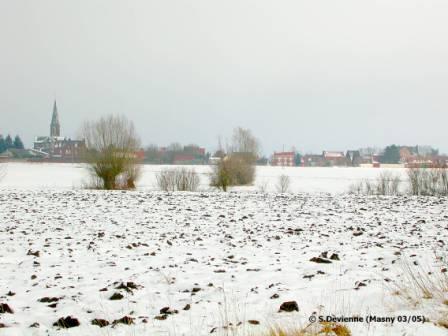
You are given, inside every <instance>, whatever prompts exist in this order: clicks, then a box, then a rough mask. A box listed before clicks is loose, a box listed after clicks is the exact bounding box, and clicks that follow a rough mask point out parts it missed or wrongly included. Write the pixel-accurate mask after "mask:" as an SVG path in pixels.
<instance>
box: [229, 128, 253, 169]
mask: <svg viewBox="0 0 448 336" xmlns="http://www.w3.org/2000/svg"><path fill="white" fill-rule="evenodd" d="M230 152H232V153H239V154H240V155H245V156H246V159H248V160H253V161H256V159H257V156H258V154H259V152H260V143H259V141H258V140H257V138H255V137H254V136H253V134H252V132H251V131H250V130H249V129H244V128H242V127H237V128H235V129H234V130H233V136H232V145H231V148H230Z"/></svg>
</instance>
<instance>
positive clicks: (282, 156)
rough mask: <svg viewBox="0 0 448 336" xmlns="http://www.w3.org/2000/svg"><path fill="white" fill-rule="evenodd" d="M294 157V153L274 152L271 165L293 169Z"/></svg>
mask: <svg viewBox="0 0 448 336" xmlns="http://www.w3.org/2000/svg"><path fill="white" fill-rule="evenodd" d="M295 156H296V153H294V152H278V153H276V152H275V153H274V155H273V157H272V161H271V164H272V165H273V166H281V167H293V166H295V161H294V159H295Z"/></svg>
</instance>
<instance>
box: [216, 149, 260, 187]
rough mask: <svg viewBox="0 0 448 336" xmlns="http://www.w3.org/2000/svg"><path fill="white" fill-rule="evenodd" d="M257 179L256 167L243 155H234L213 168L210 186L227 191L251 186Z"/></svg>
mask: <svg viewBox="0 0 448 336" xmlns="http://www.w3.org/2000/svg"><path fill="white" fill-rule="evenodd" d="M254 179H255V165H254V164H253V162H251V161H250V160H248V159H247V158H245V157H244V156H243V155H236V154H232V155H230V156H228V157H225V158H223V159H221V160H220V161H219V162H218V163H217V164H216V165H214V166H213V168H212V173H211V176H210V184H211V186H213V187H217V188H219V189H222V190H223V191H227V188H228V187H229V186H235V185H249V184H251V183H253V181H254Z"/></svg>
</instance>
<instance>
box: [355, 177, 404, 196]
mask: <svg viewBox="0 0 448 336" xmlns="http://www.w3.org/2000/svg"><path fill="white" fill-rule="evenodd" d="M400 183H401V180H400V176H399V175H395V174H393V173H391V172H389V171H385V172H382V173H381V174H380V175H379V176H378V178H377V179H376V181H375V182H371V181H369V180H363V181H361V182H359V183H356V184H352V185H351V186H350V187H349V192H350V193H352V194H358V195H398V194H399V193H400Z"/></svg>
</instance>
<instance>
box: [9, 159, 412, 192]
mask: <svg viewBox="0 0 448 336" xmlns="http://www.w3.org/2000/svg"><path fill="white" fill-rule="evenodd" d="M174 167H182V166H162V165H143V166H142V177H141V179H140V180H139V182H138V184H137V187H138V188H139V189H142V190H156V189H157V187H156V178H155V176H156V173H157V172H158V171H160V170H162V169H166V168H174ZM183 167H185V168H188V169H194V170H195V171H196V172H197V173H198V174H199V175H200V177H201V182H202V183H201V189H202V190H210V187H209V183H208V181H209V178H208V176H209V174H210V172H211V167H210V166H183ZM385 170H390V171H391V172H393V173H395V174H399V175H400V176H402V177H403V179H405V175H406V170H405V169H401V168H395V169H379V168H302V167H268V166H260V167H257V170H256V171H257V174H256V180H255V182H254V185H253V186H249V187H238V188H234V190H246V191H257V190H259V188H260V186H262V185H267V190H268V191H275V190H276V184H277V183H278V182H277V180H278V178H279V176H280V175H282V174H284V175H288V176H289V177H290V181H291V192H307V193H315V192H326V193H344V192H347V190H348V188H349V186H350V185H351V184H353V183H357V182H360V181H363V180H365V179H367V180H375V179H376V178H377V177H378V175H379V174H380V173H381V172H383V171H385ZM87 181H88V175H87V173H86V169H85V166H84V165H82V164H64V163H8V164H7V167H6V176H5V177H4V179H3V180H2V183H1V184H0V188H10V189H11V188H12V189H41V188H57V189H81V188H82V186H83V184H85V183H86V182H87Z"/></svg>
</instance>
